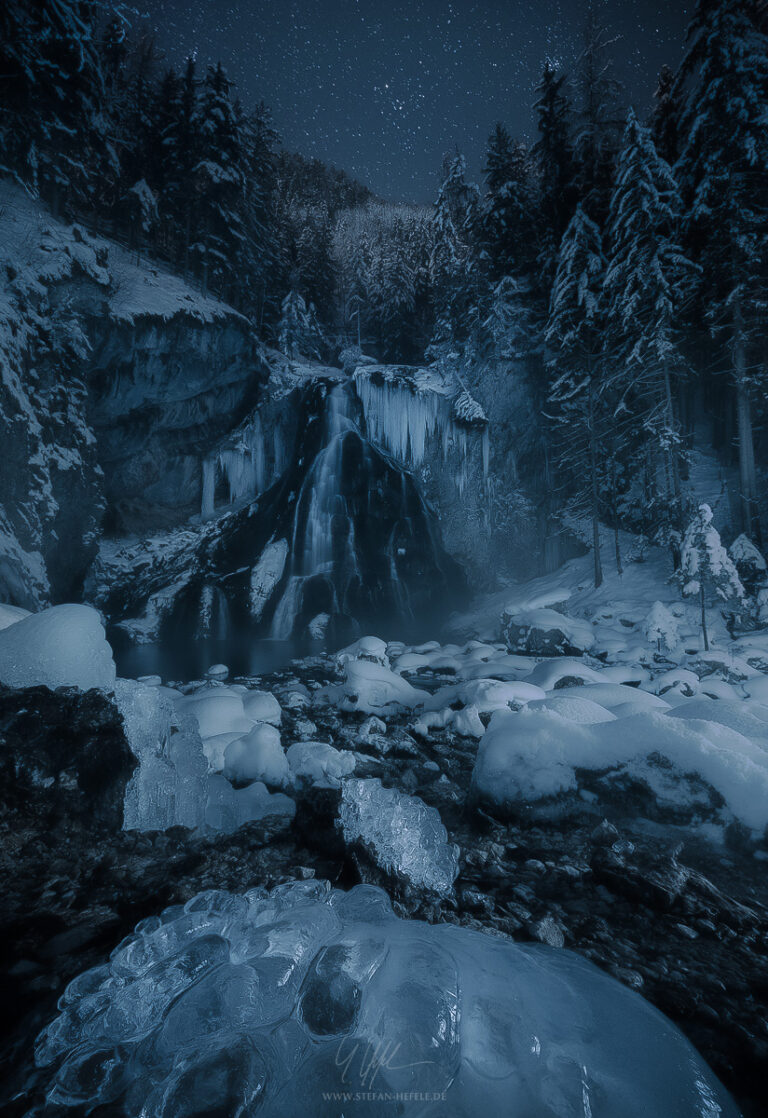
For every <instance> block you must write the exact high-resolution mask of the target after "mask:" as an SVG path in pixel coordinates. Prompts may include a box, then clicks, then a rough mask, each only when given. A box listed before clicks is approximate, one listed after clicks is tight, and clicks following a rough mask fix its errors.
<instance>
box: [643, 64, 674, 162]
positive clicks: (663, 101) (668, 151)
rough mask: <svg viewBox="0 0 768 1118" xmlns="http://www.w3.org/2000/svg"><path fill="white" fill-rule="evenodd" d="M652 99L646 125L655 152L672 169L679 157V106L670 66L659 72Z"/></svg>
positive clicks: (663, 67)
mask: <svg viewBox="0 0 768 1118" xmlns="http://www.w3.org/2000/svg"><path fill="white" fill-rule="evenodd" d="M653 99H654V105H653V111H652V113H651V117H650V120H649V122H648V125H649V127H650V129H651V135H652V136H653V142H654V143H655V145H656V150H657V151H658V153H659V155H660V156H661V158H662V159H666V161H667V163H669V165H670V167H673V166H674V165H675V163H676V161H677V157H678V155H679V137H678V128H679V125H680V119H679V117H680V106H679V104H678V99H677V94H676V90H675V74H674V71H673V70H672V68H671V67H670V66H666V65H664V66H662V68H661V70H660V71H659V80H658V84H657V86H656V92H655V93H654V95H653Z"/></svg>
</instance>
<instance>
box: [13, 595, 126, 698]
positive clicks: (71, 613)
mask: <svg viewBox="0 0 768 1118" xmlns="http://www.w3.org/2000/svg"><path fill="white" fill-rule="evenodd" d="M0 683H4V684H5V685H6V687H35V686H38V685H42V686H44V687H50V688H51V689H53V688H55V687H79V688H80V690H82V691H87V690H88V689H89V688H91V687H100V688H102V689H103V690H105V691H111V690H112V688H113V686H114V683H115V662H114V660H113V659H112V649H111V648H110V647H109V645H108V644H107V638H106V635H105V633H104V626H103V625H102V623H101V617H100V616H99V614H98V613H97V612H96V610H95V609H92V608H91V607H90V606H78V605H64V606H52V607H51V608H50V609H45V610H43V611H42V612H41V613H34V614H30V615H29V616H28V617H22V618H21V620H17V621H16V623H15V624H11V625H8V626H7V627H6V628H4V629H2V631H0Z"/></svg>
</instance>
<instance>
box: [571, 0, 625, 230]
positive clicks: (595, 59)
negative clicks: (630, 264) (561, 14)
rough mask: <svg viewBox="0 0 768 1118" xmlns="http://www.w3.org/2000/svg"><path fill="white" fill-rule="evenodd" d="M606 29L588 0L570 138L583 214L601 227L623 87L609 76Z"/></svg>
mask: <svg viewBox="0 0 768 1118" xmlns="http://www.w3.org/2000/svg"><path fill="white" fill-rule="evenodd" d="M613 41H614V40H613V39H612V38H611V35H610V32H609V31H608V29H607V28H606V27H604V26H603V25H602V24H601V23H600V20H599V19H598V15H597V11H596V0H589V3H588V6H587V18H586V23H585V28H584V49H583V50H582V52H581V57H580V59H579V63H578V67H577V71H576V81H577V87H578V90H579V95H580V105H579V111H578V113H577V117H576V134H575V140H574V149H575V159H576V185H577V190H578V197H579V200H580V202H581V204H582V205H583V206H584V208H585V210H586V212H587V213H588V214H589V216H590V217H591V218H592V220H593V221H596V222H597V223H598V224H599V225H602V223H603V220H604V218H605V214H606V211H607V209H608V201H609V195H610V188H611V180H612V177H613V163H614V158H615V155H616V149H617V146H618V133H619V127H620V124H619V113H618V109H617V102H618V97H619V93H620V91H621V85H620V83H619V82H618V81H617V80H616V78H615V77H614V75H613V59H612V56H611V47H612V46H613Z"/></svg>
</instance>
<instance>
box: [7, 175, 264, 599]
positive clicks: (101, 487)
mask: <svg viewBox="0 0 768 1118" xmlns="http://www.w3.org/2000/svg"><path fill="white" fill-rule="evenodd" d="M260 367H261V366H260V359H259V356H258V353H257V351H256V350H255V349H254V345H253V341H252V337H251V334H250V330H249V328H248V323H247V322H246V320H245V319H243V318H242V317H241V316H240V315H238V314H237V313H236V312H235V311H234V310H232V309H231V308H229V307H226V306H224V305H223V304H221V303H219V302H217V301H216V300H215V299H211V298H206V297H203V296H201V295H200V294H199V293H197V292H194V291H192V290H191V289H190V288H189V287H187V286H186V285H185V284H184V283H183V282H182V281H181V280H180V279H178V278H177V277H175V276H173V275H171V274H169V273H167V272H165V271H163V270H162V269H160V268H158V267H155V266H152V265H146V264H143V265H140V266H139V265H136V264H135V263H133V260H132V257H131V256H130V255H129V254H128V253H127V252H125V251H124V250H123V249H122V248H120V247H119V246H118V245H115V244H113V243H111V242H109V241H106V240H102V239H100V238H96V237H93V236H91V235H89V234H88V233H86V232H85V231H84V230H83V229H81V228H80V227H79V226H77V225H65V224H63V223H62V222H59V221H56V220H55V219H54V218H53V217H52V216H51V214H50V213H49V212H48V211H47V210H46V209H45V207H44V206H42V205H41V204H39V203H37V202H35V201H33V200H32V199H30V198H29V197H28V196H27V195H26V194H25V193H24V192H23V191H21V190H19V189H18V188H16V187H15V186H13V185H11V184H9V183H2V184H0V446H2V456H0V600H5V601H10V602H14V603H17V604H19V605H22V606H26V607H29V608H35V607H38V606H40V605H44V604H46V603H48V602H50V601H60V600H63V599H75V598H77V597H78V596H79V593H80V590H81V587H82V581H83V577H84V575H85V572H86V570H87V568H88V566H89V564H90V562H91V560H92V559H93V556H94V555H95V551H96V543H97V539H98V536H99V532H100V528H101V525H102V523H103V522H104V519H105V514H106V515H107V521H108V522H109V521H110V520H111V521H112V522H113V523H115V524H118V525H120V526H121V527H122V528H123V529H126V528H127V529H128V530H140V529H143V528H144V527H149V526H154V525H157V524H166V523H179V522H181V521H182V520H183V519H184V518H185V516H187V515H188V514H189V512H191V511H193V510H195V509H196V508H199V501H200V491H201V486H200V477H199V453H200V447H203V448H205V446H206V445H208V446H213V445H214V444H215V442H216V441H217V440H218V439H220V438H221V437H222V436H223V435H224V434H225V432H226V431H228V430H231V429H232V427H233V426H235V425H236V423H237V422H238V419H239V418H240V417H241V416H242V415H244V414H246V412H247V411H248V409H249V407H250V405H251V402H252V400H253V397H254V395H255V392H256V390H257V387H258V383H259V380H260ZM193 448H194V453H193Z"/></svg>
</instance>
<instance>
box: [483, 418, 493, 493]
mask: <svg viewBox="0 0 768 1118" xmlns="http://www.w3.org/2000/svg"><path fill="white" fill-rule="evenodd" d="M490 463H491V440H490V438H489V435H488V428H487V427H486V428H485V429H484V430H483V477H484V478H485V479H486V481H487V480H488V470H489V468H490Z"/></svg>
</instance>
